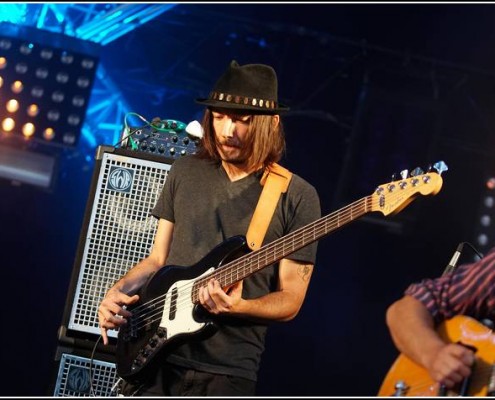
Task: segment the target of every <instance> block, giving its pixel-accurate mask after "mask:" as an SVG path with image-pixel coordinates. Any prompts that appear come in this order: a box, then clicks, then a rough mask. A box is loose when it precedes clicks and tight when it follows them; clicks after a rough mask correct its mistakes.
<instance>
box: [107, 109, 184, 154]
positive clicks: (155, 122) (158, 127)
mask: <svg viewBox="0 0 495 400" xmlns="http://www.w3.org/2000/svg"><path fill="white" fill-rule="evenodd" d="M131 115H134V116H136V117H138V118H139V119H140V120H141V121H143V122H144V123H145V124H146V125H145V126H149V127H151V128H152V129H153V130H154V131H155V132H167V133H176V132H181V131H183V130H184V129H185V128H186V124H185V123H184V122H180V121H176V120H172V122H173V124H175V127H172V128H169V127H165V126H167V124H165V126H164V125H163V124H162V119H161V118H159V117H155V118H153V119H152V120H151V122H150V121H148V120H147V119H146V118H144V117H143V116H142V115H139V114H137V113H135V112H128V113H126V114H125V116H124V134H123V138H122V139H121V140H119V141H118V142H117V143H115V144H114V145H113V147H114V148H116V147H117V146H119V145H121V144H122V142H124V140H126V139H129V141H130V143H131V148H132V150H137V149H138V145H137V143H136V142H135V141H134V139H133V138H132V135H134V133H135V132H136V131H138V129H135V130H132V129H131V128H130V127H129V125H128V123H127V118H128V117H129V116H131ZM149 136H150V135H148V136H146V137H144V139H147V138H148V137H149Z"/></svg>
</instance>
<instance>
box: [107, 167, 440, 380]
mask: <svg viewBox="0 0 495 400" xmlns="http://www.w3.org/2000/svg"><path fill="white" fill-rule="evenodd" d="M433 168H434V169H435V171H433V170H432V171H431V172H428V173H422V172H423V171H419V172H421V173H418V174H414V175H413V174H412V173H411V175H413V176H410V177H406V178H404V179H402V180H397V181H392V182H390V183H387V184H383V185H381V186H378V187H377V188H376V190H375V191H374V192H373V194H371V195H369V196H366V197H364V198H362V199H360V200H357V201H355V202H354V203H352V204H350V205H348V206H346V207H343V208H342V209H340V210H338V211H335V212H333V213H331V214H329V215H327V216H324V217H322V218H320V219H318V220H316V221H314V222H313V223H310V224H309V225H306V226H304V227H301V228H299V229H297V230H295V231H294V232H291V233H290V234H288V235H286V236H284V237H281V238H279V239H277V240H275V241H273V242H271V243H269V244H266V245H265V246H262V247H261V248H260V249H258V250H256V251H250V249H249V247H248V246H247V243H246V239H245V237H244V236H234V237H232V238H230V239H228V240H226V241H225V242H223V243H222V244H220V245H218V246H216V247H215V248H214V249H213V250H212V251H210V252H209V253H208V254H207V255H206V256H205V257H204V258H203V259H201V260H200V261H199V262H198V263H196V264H194V265H192V266H189V267H182V266H164V267H162V268H161V269H159V270H158V271H157V272H156V273H155V274H154V275H153V276H152V277H151V279H150V280H149V281H148V282H147V284H146V285H144V286H143V287H142V289H141V291H140V292H139V295H140V299H139V301H138V302H136V303H135V304H133V305H131V306H129V308H128V309H129V311H131V312H132V314H133V315H132V317H131V318H129V319H128V321H127V324H125V325H124V326H122V327H121V328H120V329H119V333H118V336H117V345H116V367H117V373H118V374H119V375H120V377H122V378H124V379H126V380H128V381H137V382H138V381H139V380H140V378H141V377H142V375H143V374H144V373H145V371H146V370H147V369H148V367H150V366H151V365H153V364H154V361H156V359H157V358H158V357H157V355H158V354H159V353H162V354H163V353H165V352H166V349H167V348H168V349H170V348H172V347H173V346H174V345H175V344H177V343H181V342H182V341H183V340H188V339H193V338H195V337H196V336H198V337H202V335H207V334H210V333H212V332H214V331H215V324H214V323H213V322H212V321H210V320H208V316H209V315H210V314H208V313H207V312H206V311H205V310H204V309H203V307H201V305H200V304H199V297H198V293H199V288H200V287H202V286H205V285H206V283H207V282H208V281H209V280H210V279H211V278H215V279H216V280H218V281H219V282H220V284H221V286H222V287H223V288H224V289H225V288H228V287H229V286H231V285H233V284H234V283H236V282H239V281H241V280H243V279H244V278H246V277H248V276H250V275H251V274H254V273H255V272H257V271H259V270H261V269H263V268H265V267H268V266H270V265H272V264H274V263H276V262H278V261H280V260H281V259H283V258H284V257H286V256H288V255H290V254H291V253H293V252H295V251H297V250H298V249H301V248H303V247H304V246H306V245H308V244H310V243H312V242H315V241H317V240H319V239H320V238H322V237H323V236H325V235H327V234H329V233H330V232H333V231H335V230H337V229H339V228H341V227H343V226H344V225H346V224H348V223H349V222H351V221H354V220H356V219H357V218H359V217H361V216H363V215H365V214H367V213H370V212H373V211H378V212H381V213H383V215H389V214H392V213H397V212H399V211H400V210H402V209H403V208H404V207H406V206H407V205H408V204H409V203H410V202H411V201H413V199H414V198H416V197H417V196H419V195H429V194H432V195H435V194H437V193H438V192H439V191H440V189H441V187H442V177H441V173H442V172H443V171H445V170H447V166H446V165H445V163H443V162H438V163H436V164H435V165H434V166H433ZM417 170H418V169H417ZM417 170H416V171H417Z"/></svg>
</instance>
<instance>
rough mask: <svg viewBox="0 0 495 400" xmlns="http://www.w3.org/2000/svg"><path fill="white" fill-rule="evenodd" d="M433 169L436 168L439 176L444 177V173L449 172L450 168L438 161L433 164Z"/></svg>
mask: <svg viewBox="0 0 495 400" xmlns="http://www.w3.org/2000/svg"><path fill="white" fill-rule="evenodd" d="M433 168H435V169H436V170H437V172H438V174H439V175H442V172H443V171H448V169H449V167H447V164H445V163H444V162H443V161H437V162H436V163H435V164H433Z"/></svg>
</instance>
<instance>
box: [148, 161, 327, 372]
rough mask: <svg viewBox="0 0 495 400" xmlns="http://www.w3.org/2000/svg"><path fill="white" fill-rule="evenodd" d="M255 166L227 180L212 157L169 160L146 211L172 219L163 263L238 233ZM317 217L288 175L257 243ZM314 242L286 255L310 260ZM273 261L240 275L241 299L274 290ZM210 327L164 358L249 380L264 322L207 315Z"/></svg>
mask: <svg viewBox="0 0 495 400" xmlns="http://www.w3.org/2000/svg"><path fill="white" fill-rule="evenodd" d="M260 179H261V173H255V174H251V175H249V176H247V177H245V178H243V179H240V180H238V181H235V182H231V181H230V179H229V178H228V176H227V173H226V172H225V170H224V169H223V167H222V166H221V165H220V164H219V163H215V162H212V161H208V160H202V159H199V158H197V157H196V156H186V157H182V158H179V159H177V160H175V161H174V163H173V164H172V167H171V169H170V172H169V175H168V177H167V180H166V181H165V185H164V187H163V191H162V193H161V195H160V198H159V200H158V202H157V204H156V206H155V208H154V209H153V211H152V215H153V216H155V217H156V218H163V219H166V220H168V221H171V222H173V223H174V236H173V241H172V245H171V249H170V253H169V256H168V259H167V265H174V266H182V267H187V266H193V265H195V264H196V263H198V262H199V261H200V260H201V259H202V258H203V257H205V256H207V255H208V253H210V251H211V250H212V249H213V248H215V247H216V246H217V245H219V244H221V243H223V242H224V241H225V240H226V239H229V238H232V237H233V236H237V235H245V234H246V232H247V229H248V227H249V223H250V221H251V218H252V215H253V213H254V210H255V208H256V205H257V203H258V200H259V197H260V194H261V191H262V189H263V187H262V186H261V185H260ZM320 217H321V209H320V202H319V198H318V194H317V193H316V190H315V189H314V187H313V186H311V185H310V184H309V183H308V182H306V181H305V180H303V179H302V178H301V177H299V176H297V175H295V174H293V176H292V180H291V183H290V185H289V189H288V191H287V193H284V194H282V196H281V198H280V200H279V203H278V205H277V208H276V210H275V213H274V215H273V218H272V221H271V223H270V226H269V228H268V230H267V232H266V235H265V239H264V242H263V244H267V243H270V242H272V241H273V240H275V239H277V238H280V237H282V236H285V235H287V234H288V233H290V232H292V231H294V230H295V229H297V228H300V227H302V226H305V225H308V224H310V223H311V222H314V221H315V220H317V219H318V218H320ZM316 247H317V243H316V242H314V243H312V244H310V245H307V246H305V247H303V248H302V249H300V250H298V251H296V252H294V253H292V254H290V255H289V256H287V257H286V258H290V259H294V260H298V261H303V262H308V263H311V264H314V262H315V258H316ZM277 278H278V264H276V265H271V266H268V267H264V268H263V269H261V270H260V271H258V272H256V273H254V274H253V275H251V276H249V277H248V278H246V279H245V280H244V284H243V298H257V297H260V296H263V295H265V294H267V293H269V292H271V291H274V290H275V289H276V285H277ZM212 320H214V321H215V323H216V325H217V327H218V331H217V332H216V333H215V334H214V335H213V336H211V337H209V338H207V339H204V340H201V341H188V342H186V343H184V344H182V345H181V346H179V347H178V348H177V349H175V350H174V351H173V352H172V353H171V354H170V355H169V356H167V361H169V362H171V363H174V364H177V365H180V366H183V367H187V368H193V369H197V370H200V371H205V372H212V373H220V374H228V375H235V376H240V377H243V378H247V379H251V380H256V376H257V372H258V368H259V362H260V357H261V354H262V352H263V350H264V340H265V334H266V328H267V325H266V324H259V323H253V322H252V321H248V320H243V319H239V318H232V317H214V316H212Z"/></svg>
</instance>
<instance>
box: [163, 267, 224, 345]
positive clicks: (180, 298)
mask: <svg viewBox="0 0 495 400" xmlns="http://www.w3.org/2000/svg"><path fill="white" fill-rule="evenodd" d="M213 270H214V268H210V269H209V270H207V271H205V272H204V273H203V274H202V275H200V276H197V277H195V278H194V279H190V280H183V281H177V282H175V283H174V284H173V285H172V286H170V288H169V290H168V292H167V295H166V296H165V302H164V304H163V314H162V319H161V321H160V327H162V328H166V329H167V338H171V337H172V336H175V335H178V334H181V333H193V332H196V331H198V330H200V329H201V328H203V327H204V326H205V324H206V323H205V322H197V321H195V320H194V318H193V309H194V306H195V304H194V303H193V302H192V290H193V288H194V281H196V280H197V279H198V278H200V277H201V276H204V275H207V274H209V273H210V272H212V271H213ZM174 289H176V290H177V298H176V300H175V302H174V303H175V305H176V306H175V307H176V312H175V315H174V317H173V319H170V318H169V317H170V307H171V302H172V297H173V296H172V293H173V291H174Z"/></svg>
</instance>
